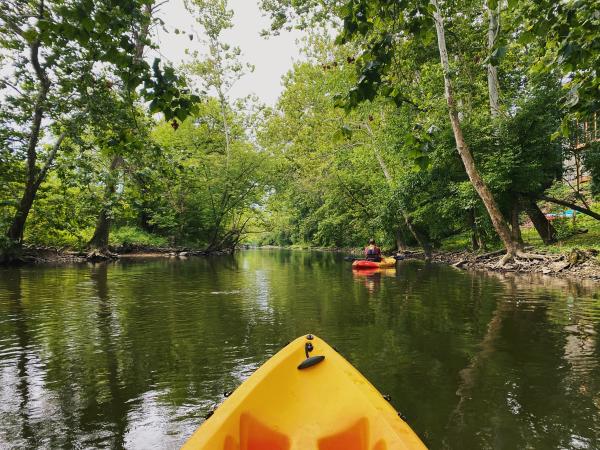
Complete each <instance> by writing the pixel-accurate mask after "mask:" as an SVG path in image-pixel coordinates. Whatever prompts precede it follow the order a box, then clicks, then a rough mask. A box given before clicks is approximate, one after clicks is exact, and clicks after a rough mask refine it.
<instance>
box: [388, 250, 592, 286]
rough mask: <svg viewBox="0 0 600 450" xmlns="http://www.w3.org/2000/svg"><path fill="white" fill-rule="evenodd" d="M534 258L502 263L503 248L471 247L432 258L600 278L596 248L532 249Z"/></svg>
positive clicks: (414, 255)
mask: <svg viewBox="0 0 600 450" xmlns="http://www.w3.org/2000/svg"><path fill="white" fill-rule="evenodd" d="M529 251H531V252H532V253H534V256H535V257H532V258H516V259H515V260H514V261H513V262H510V263H508V264H505V265H504V266H500V264H499V263H500V260H501V259H502V257H503V256H504V254H505V252H504V251H503V250H500V251H496V252H490V253H484V254H481V253H473V252H469V251H457V252H436V253H434V254H433V255H432V257H431V261H432V262H438V263H444V264H450V265H452V266H453V267H456V268H458V269H464V270H486V271H492V272H499V273H527V274H540V275H549V276H554V277H560V278H572V279H581V280H593V281H600V260H599V259H598V257H599V252H598V251H597V250H594V249H589V250H580V249H573V250H571V251H570V252H569V253H562V254H557V253H546V252H543V251H537V250H529ZM399 255H401V256H403V257H404V258H405V259H424V258H425V255H424V254H423V252H417V251H409V252H405V253H400V254H399Z"/></svg>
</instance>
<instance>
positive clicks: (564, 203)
mask: <svg viewBox="0 0 600 450" xmlns="http://www.w3.org/2000/svg"><path fill="white" fill-rule="evenodd" d="M536 197H537V198H538V199H540V200H545V201H547V202H550V203H556V204H557V205H561V206H566V207H568V208H571V209H573V210H575V211H578V212H580V213H582V214H585V215H587V216H590V217H593V218H594V219H596V220H600V214H598V213H596V212H594V211H592V210H591V209H587V208H582V207H581V206H579V205H576V204H575V203H571V202H568V201H566V200H560V199H557V198H554V197H548V196H547V195H537V196H536Z"/></svg>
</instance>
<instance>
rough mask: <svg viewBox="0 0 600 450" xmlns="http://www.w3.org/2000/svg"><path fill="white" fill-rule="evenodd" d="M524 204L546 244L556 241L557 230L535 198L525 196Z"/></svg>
mask: <svg viewBox="0 0 600 450" xmlns="http://www.w3.org/2000/svg"><path fill="white" fill-rule="evenodd" d="M523 206H524V209H525V212H526V213H527V215H528V216H529V218H530V219H531V222H532V223H533V226H534V227H535V229H536V230H537V232H538V234H539V235H540V237H541V238H542V241H544V244H546V245H548V244H552V243H553V242H556V230H555V229H554V226H552V224H551V223H550V221H549V220H548V219H547V218H546V216H545V214H544V213H543V212H542V210H541V209H540V208H539V206H538V205H537V203H536V202H535V200H533V199H531V198H524V199H523Z"/></svg>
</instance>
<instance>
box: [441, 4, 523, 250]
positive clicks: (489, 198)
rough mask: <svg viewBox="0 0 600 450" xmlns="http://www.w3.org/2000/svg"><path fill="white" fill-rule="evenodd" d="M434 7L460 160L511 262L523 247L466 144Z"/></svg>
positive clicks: (445, 85)
mask: <svg viewBox="0 0 600 450" xmlns="http://www.w3.org/2000/svg"><path fill="white" fill-rule="evenodd" d="M430 2H431V4H432V5H433V6H434V8H435V12H434V14H433V17H434V22H435V28H436V32H437V38H438V48H439V53H440V61H441V64H442V69H443V73H444V91H445V97H446V102H447V104H448V112H449V115H450V123H451V124H452V131H453V132H454V138H455V140H456V147H457V150H458V153H459V155H460V158H461V159H462V162H463V164H464V166H465V170H466V172H467V175H468V176H469V180H470V181H471V183H472V184H473V187H474V188H475V190H476V191H477V194H479V197H480V198H481V200H482V201H483V204H484V205H485V208H486V210H487V211H488V214H489V215H490V219H491V220H492V224H493V225H494V229H495V230H496V232H497V233H498V235H499V236H500V239H501V240H502V242H503V244H504V247H505V248H506V253H507V258H512V257H514V255H515V254H516V253H517V252H518V251H520V248H519V245H518V243H517V242H514V241H513V240H512V237H511V234H510V230H509V228H508V225H507V224H506V221H505V219H504V216H503V215H502V212H501V211H500V208H499V207H498V204H497V203H496V200H495V199H494V197H493V195H492V193H491V191H490V190H489V188H488V186H487V185H486V184H485V182H484V181H483V179H482V178H481V175H480V174H479V172H478V170H477V168H476V166H475V161H474V159H473V155H472V154H471V150H470V149H469V147H468V145H467V143H466V142H465V139H464V136H463V133H462V127H461V125H460V122H459V120H458V113H457V110H456V105H455V102H454V95H453V92H452V83H451V79H450V64H449V63H448V50H447V49H446V37H445V32H444V21H443V19H442V16H441V14H440V10H439V6H438V2H437V0H430Z"/></svg>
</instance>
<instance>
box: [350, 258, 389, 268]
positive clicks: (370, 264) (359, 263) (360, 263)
mask: <svg viewBox="0 0 600 450" xmlns="http://www.w3.org/2000/svg"><path fill="white" fill-rule="evenodd" d="M395 265H396V259H394V258H382V259H381V261H380V262H375V261H367V260H366V259H357V260H356V261H354V262H353V263H352V268H353V269H354V270H360V269H383V268H387V267H394V266H395Z"/></svg>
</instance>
